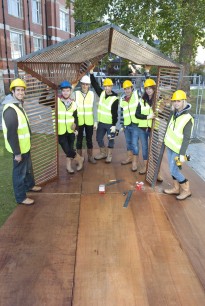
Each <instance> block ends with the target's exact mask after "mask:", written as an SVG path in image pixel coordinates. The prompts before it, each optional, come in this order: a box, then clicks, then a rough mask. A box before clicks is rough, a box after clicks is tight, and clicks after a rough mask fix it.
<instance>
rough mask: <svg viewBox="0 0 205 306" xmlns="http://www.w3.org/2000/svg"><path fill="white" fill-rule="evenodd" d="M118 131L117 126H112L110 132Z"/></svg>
mask: <svg viewBox="0 0 205 306" xmlns="http://www.w3.org/2000/svg"><path fill="white" fill-rule="evenodd" d="M115 132H116V126H114V125H113V126H111V128H110V133H115Z"/></svg>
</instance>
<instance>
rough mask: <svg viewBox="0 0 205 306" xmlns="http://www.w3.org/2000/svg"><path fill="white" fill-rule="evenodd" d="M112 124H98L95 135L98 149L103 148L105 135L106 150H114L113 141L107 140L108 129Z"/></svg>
mask: <svg viewBox="0 0 205 306" xmlns="http://www.w3.org/2000/svg"><path fill="white" fill-rule="evenodd" d="M111 126H112V124H107V123H102V122H99V123H98V128H97V133H96V140H97V143H98V145H99V147H100V148H104V147H105V144H104V136H105V134H107V136H108V148H110V149H112V148H114V143H115V142H114V139H109V135H110V128H111Z"/></svg>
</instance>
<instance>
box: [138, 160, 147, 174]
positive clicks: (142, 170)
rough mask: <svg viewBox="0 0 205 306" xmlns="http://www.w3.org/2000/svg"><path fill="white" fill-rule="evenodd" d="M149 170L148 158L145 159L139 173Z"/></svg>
mask: <svg viewBox="0 0 205 306" xmlns="http://www.w3.org/2000/svg"><path fill="white" fill-rule="evenodd" d="M146 170H147V160H143V167H142V169H141V170H140V171H139V174H145V173H146Z"/></svg>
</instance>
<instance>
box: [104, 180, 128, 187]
mask: <svg viewBox="0 0 205 306" xmlns="http://www.w3.org/2000/svg"><path fill="white" fill-rule="evenodd" d="M123 181H124V180H110V181H109V183H107V184H105V186H110V185H113V184H117V183H120V182H123Z"/></svg>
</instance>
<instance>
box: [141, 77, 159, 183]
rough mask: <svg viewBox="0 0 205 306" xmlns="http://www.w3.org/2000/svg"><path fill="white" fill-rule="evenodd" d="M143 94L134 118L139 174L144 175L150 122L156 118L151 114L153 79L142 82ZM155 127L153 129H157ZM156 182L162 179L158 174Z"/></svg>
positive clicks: (153, 94) (154, 87)
mask: <svg viewBox="0 0 205 306" xmlns="http://www.w3.org/2000/svg"><path fill="white" fill-rule="evenodd" d="M144 90H145V92H144V94H143V96H142V99H140V101H139V104H138V106H137V110H136V118H137V119H138V127H139V139H140V141H141V145H142V157H143V167H142V168H141V169H140V171H139V174H145V173H146V168H147V160H148V151H149V137H150V134H151V127H152V120H153V119H154V118H155V117H156V116H155V114H154V112H153V103H154V97H155V93H156V83H155V81H154V80H153V79H146V81H145V82H144ZM158 128H159V127H157V126H156V124H155V127H154V129H156V130H157V129H158ZM157 181H158V182H162V181H163V178H162V176H161V174H160V173H159V174H158V176H157Z"/></svg>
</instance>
